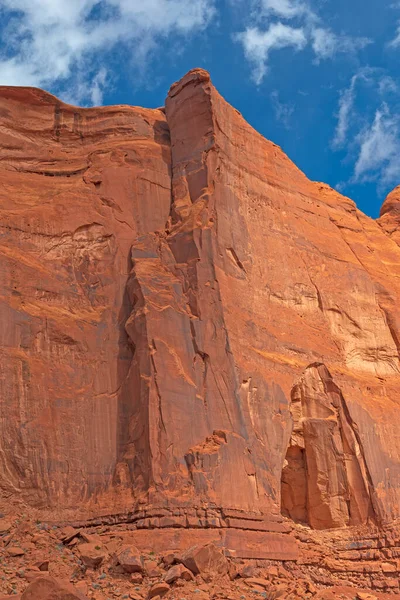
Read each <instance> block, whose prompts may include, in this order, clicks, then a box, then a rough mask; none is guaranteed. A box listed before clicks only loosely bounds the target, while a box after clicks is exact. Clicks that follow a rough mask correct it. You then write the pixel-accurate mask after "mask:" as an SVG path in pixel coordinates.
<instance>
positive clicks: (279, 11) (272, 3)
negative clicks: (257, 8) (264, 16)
mask: <svg viewBox="0 0 400 600" xmlns="http://www.w3.org/2000/svg"><path fill="white" fill-rule="evenodd" d="M261 8H262V10H263V11H264V12H265V13H272V14H275V15H277V16H278V17H281V18H284V19H292V18H293V17H298V16H299V15H302V14H304V13H306V12H308V7H307V5H306V4H305V3H304V2H302V1H301V0H261Z"/></svg>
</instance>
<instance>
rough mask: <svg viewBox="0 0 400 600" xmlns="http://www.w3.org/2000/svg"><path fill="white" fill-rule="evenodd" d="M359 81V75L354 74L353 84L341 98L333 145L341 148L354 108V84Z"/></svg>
mask: <svg viewBox="0 0 400 600" xmlns="http://www.w3.org/2000/svg"><path fill="white" fill-rule="evenodd" d="M356 81H357V76H356V75H354V76H353V77H352V80H351V85H350V87H349V88H348V89H347V90H344V91H343V92H342V94H341V96H340V100H339V112H338V124H337V126H336V131H335V137H334V139H333V142H332V145H333V147H334V148H340V147H342V146H343V144H344V143H345V141H346V138H347V131H348V129H349V122H350V117H351V113H352V110H353V105H354V99H355V93H354V86H355V83H356Z"/></svg>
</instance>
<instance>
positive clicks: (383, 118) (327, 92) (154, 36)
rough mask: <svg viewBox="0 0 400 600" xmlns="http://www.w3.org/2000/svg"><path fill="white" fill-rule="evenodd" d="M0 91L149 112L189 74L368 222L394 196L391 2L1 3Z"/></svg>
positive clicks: (395, 16) (396, 36)
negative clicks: (198, 74)
mask: <svg viewBox="0 0 400 600" xmlns="http://www.w3.org/2000/svg"><path fill="white" fill-rule="evenodd" d="M0 28H1V47H0V48H1V49H0V84H3V85H34V86H38V87H42V88H44V89H46V90H48V91H50V92H52V93H54V94H56V95H58V96H59V97H61V98H62V99H63V100H65V101H67V102H71V103H74V104H80V105H83V106H91V105H93V104H94V105H97V104H133V105H140V106H148V107H157V106H161V105H163V104H164V99H165V96H166V93H167V91H168V88H169V86H170V85H171V83H173V82H174V81H176V80H177V79H179V78H180V77H181V76H182V75H183V74H184V73H185V72H186V71H188V70H189V69H191V68H193V67H203V68H205V69H207V70H208V71H210V73H211V77H212V80H213V82H214V84H215V85H216V87H217V88H218V89H219V91H220V92H221V93H222V95H223V96H224V97H225V98H226V99H227V100H228V101H229V102H230V103H231V104H233V105H234V106H235V107H236V108H238V109H239V110H240V112H241V113H242V114H243V115H244V117H245V118H246V119H247V120H248V121H249V122H250V123H251V124H252V125H253V126H254V127H255V128H256V129H257V130H258V131H260V132H261V133H262V134H263V135H265V136H266V137H267V138H269V139H271V140H273V141H274V142H275V143H277V144H279V145H280V146H281V147H282V148H283V149H284V151H285V152H286V153H287V154H288V155H289V157H290V158H291V159H292V160H293V161H294V162H295V163H296V164H297V165H298V166H299V167H300V168H301V169H302V170H303V171H304V172H305V173H306V174H307V175H308V177H310V178H311V179H314V180H317V181H325V182H327V183H328V184H330V185H331V186H332V187H336V188H337V189H338V190H340V191H341V192H342V193H343V194H345V195H347V196H350V197H351V198H353V199H354V200H355V201H356V202H357V205H358V207H359V208H360V209H361V210H363V211H364V212H366V213H367V214H369V215H371V216H373V217H376V216H378V213H379V208H380V206H381V204H382V202H383V199H384V197H385V196H386V194H387V193H388V192H389V191H390V190H391V189H392V188H393V187H395V186H396V185H398V184H400V77H399V76H400V1H394V0H393V1H392V0H140V1H139V0H0Z"/></svg>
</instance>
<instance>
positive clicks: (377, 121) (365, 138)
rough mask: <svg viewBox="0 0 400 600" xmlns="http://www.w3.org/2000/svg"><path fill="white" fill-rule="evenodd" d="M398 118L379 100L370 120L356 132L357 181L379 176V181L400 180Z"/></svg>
mask: <svg viewBox="0 0 400 600" xmlns="http://www.w3.org/2000/svg"><path fill="white" fill-rule="evenodd" d="M399 124H400V118H399V116H398V115H392V114H391V113H390V110H389V107H388V106H387V105H386V104H382V106H381V107H380V109H379V110H377V111H376V113H375V117H374V120H373V122H372V124H371V125H370V126H369V127H367V128H366V129H365V130H364V131H362V132H361V133H360V134H359V136H358V143H359V146H360V151H359V156H358V159H357V162H356V165H355V168H354V178H355V180H356V181H374V180H379V183H380V185H385V184H394V183H398V182H399V173H400V136H399Z"/></svg>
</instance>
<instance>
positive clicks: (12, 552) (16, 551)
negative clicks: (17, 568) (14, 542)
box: [7, 546, 25, 557]
mask: <svg viewBox="0 0 400 600" xmlns="http://www.w3.org/2000/svg"><path fill="white" fill-rule="evenodd" d="M7 554H8V555H9V556H13V557H17V556H24V554H25V550H23V549H22V548H19V547H18V546H10V547H9V548H7Z"/></svg>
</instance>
